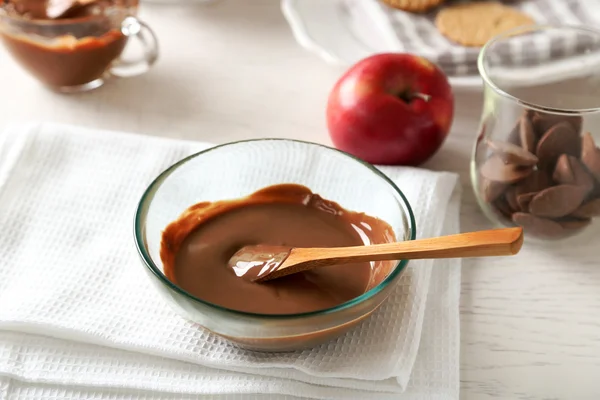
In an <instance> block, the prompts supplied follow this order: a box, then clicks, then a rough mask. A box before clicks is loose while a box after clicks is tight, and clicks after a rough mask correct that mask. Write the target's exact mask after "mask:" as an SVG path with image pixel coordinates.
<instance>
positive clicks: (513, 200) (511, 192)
mask: <svg viewBox="0 0 600 400" xmlns="http://www.w3.org/2000/svg"><path fill="white" fill-rule="evenodd" d="M504 196H505V197H506V202H507V203H508V205H509V206H510V209H511V211H512V212H516V211H521V207H520V206H519V203H518V202H517V192H516V189H515V187H514V186H511V187H509V188H508V189H507V190H506V193H505V194H504Z"/></svg>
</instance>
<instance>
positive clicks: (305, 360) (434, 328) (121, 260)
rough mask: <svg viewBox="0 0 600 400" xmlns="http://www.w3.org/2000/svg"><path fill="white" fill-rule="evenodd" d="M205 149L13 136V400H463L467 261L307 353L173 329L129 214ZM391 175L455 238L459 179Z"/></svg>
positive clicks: (422, 231) (9, 199)
mask: <svg viewBox="0 0 600 400" xmlns="http://www.w3.org/2000/svg"><path fill="white" fill-rule="evenodd" d="M205 147H207V145H205V144H199V143H193V142H183V141H171V140H165V139H157V138H148V137H142V136H137V135H127V134H121V133H114V132H106V131H94V130H90V129H85V128H80V127H72V126H62V125H54V124H28V125H15V126H12V127H9V128H8V129H6V130H5V131H4V133H2V134H1V136H0V226H2V230H0V276H2V280H0V399H2V400H4V398H7V399H8V398H10V399H13V398H17V399H26V398H56V396H58V397H60V398H99V399H100V398H101V399H104V398H128V399H142V398H144V399H146V398H197V396H199V395H207V396H210V395H220V396H223V398H229V396H230V395H239V396H241V397H240V398H251V397H250V396H251V395H256V396H257V398H261V397H262V398H272V396H275V395H295V396H301V397H305V398H323V399H325V398H339V399H351V398H356V399H363V398H381V399H387V398H390V399H391V398H398V394H399V393H402V392H404V395H405V396H407V398H411V399H412V398H414V399H455V398H457V397H458V347H459V322H458V297H459V286H460V263H459V261H457V260H443V261H442V260H440V261H435V263H434V262H433V261H431V260H429V261H419V262H414V263H412V266H411V267H410V268H411V270H410V274H409V273H407V276H410V278H411V280H412V284H411V285H408V282H405V281H403V282H401V283H400V285H398V288H397V290H395V291H394V293H393V295H392V296H391V297H390V298H389V299H388V301H387V302H386V303H385V305H384V306H382V307H380V309H379V310H378V311H377V313H375V314H374V315H373V316H372V318H369V319H368V320H367V321H366V323H364V324H362V325H360V326H359V327H357V328H356V329H354V330H352V331H351V332H349V333H348V334H347V335H345V336H343V337H341V338H339V339H338V340H334V341H332V342H330V343H328V344H325V345H322V346H320V347H317V348H315V349H312V350H307V351H302V352H296V353H284V354H265V353H253V352H247V351H241V350H239V349H237V348H236V347H233V346H231V345H229V344H228V343H227V342H225V341H223V340H221V339H219V338H218V337H215V336H214V335H211V334H209V333H208V332H205V331H203V330H201V329H198V328H197V327H196V326H195V325H193V324H192V323H190V322H188V321H185V320H184V319H182V318H180V317H179V316H177V315H174V314H173V312H172V310H171V309H170V308H168V307H167V306H166V305H165V304H163V302H162V300H161V299H160V298H159V297H158V295H157V294H156V293H155V292H154V290H153V288H152V287H151V286H150V285H149V283H148V281H147V278H146V276H145V273H144V271H143V267H142V266H141V264H140V262H139V260H138V257H137V254H136V253H135V250H134V246H133V243H132V237H131V231H132V226H131V224H132V212H133V210H134V208H135V206H136V204H137V201H138V200H139V197H140V195H141V193H142V191H143V190H144V188H145V187H146V186H147V184H148V183H149V182H150V181H151V180H152V179H153V178H154V177H155V176H156V175H157V174H158V173H160V172H161V171H162V170H163V169H164V168H166V167H167V166H169V165H170V164H172V163H173V162H175V161H177V160H179V159H181V158H182V157H184V156H186V155H189V154H191V153H193V152H195V151H198V150H200V149H202V148H205ZM384 172H386V173H387V174H388V175H389V176H390V177H391V178H392V179H394V180H395V181H396V182H397V183H398V184H399V185H400V187H401V188H402V189H403V190H404V191H405V194H406V195H407V197H408V198H409V200H410V202H411V204H413V206H414V208H415V216H416V219H417V221H418V222H417V224H418V231H419V236H421V237H426V236H435V235H439V234H441V233H442V229H445V230H446V233H451V232H456V231H457V230H458V199H457V197H456V196H457V195H455V198H454V199H453V200H451V197H452V194H453V192H455V189H456V186H457V179H456V176H455V175H453V174H448V173H434V172H429V171H425V170H419V169H410V168H384ZM445 217H447V218H445ZM444 222H445V223H446V224H445V225H444ZM2 396H4V397H2ZM51 396H55V397H51ZM186 396H188V397H186ZM277 398H279V397H277Z"/></svg>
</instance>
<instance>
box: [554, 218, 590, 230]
mask: <svg viewBox="0 0 600 400" xmlns="http://www.w3.org/2000/svg"><path fill="white" fill-rule="evenodd" d="M556 222H557V223H558V224H560V226H562V227H563V229H565V230H570V231H578V230H581V229H584V228H587V227H588V225H590V224H591V223H592V220H591V219H589V218H587V219H579V218H568V217H567V218H561V219H559V220H557V221H556Z"/></svg>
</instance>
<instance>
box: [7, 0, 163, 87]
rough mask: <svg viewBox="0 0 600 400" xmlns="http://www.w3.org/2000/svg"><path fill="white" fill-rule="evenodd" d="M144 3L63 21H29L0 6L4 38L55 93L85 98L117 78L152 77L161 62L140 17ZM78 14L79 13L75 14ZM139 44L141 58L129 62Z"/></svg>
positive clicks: (129, 1) (82, 11)
mask: <svg viewBox="0 0 600 400" xmlns="http://www.w3.org/2000/svg"><path fill="white" fill-rule="evenodd" d="M137 5H138V0H119V1H114V2H110V3H109V5H108V6H102V7H101V6H99V5H96V4H91V5H87V6H86V7H82V8H74V9H73V11H72V12H73V15H70V16H69V15H67V14H65V16H64V17H63V18H60V19H42V18H26V17H22V16H20V15H17V14H16V13H15V12H11V8H10V7H11V5H10V4H3V5H0V37H1V38H2V41H3V43H4V46H5V48H6V49H7V50H8V51H9V52H10V54H11V55H12V56H13V57H14V59H15V60H16V61H17V62H18V63H19V64H20V65H21V66H22V67H23V68H25V69H26V70H27V71H28V72H29V73H30V74H31V75H32V76H33V77H35V78H36V79H37V80H39V81H40V82H41V83H42V84H44V85H45V86H47V87H49V88H50V89H52V90H56V91H59V92H81V91H86V90H91V89H95V88H97V87H99V86H101V85H102V84H103V83H104V82H106V80H107V79H109V78H111V77H131V76H135V75H140V74H142V73H144V72H146V71H147V70H148V69H149V68H150V67H151V66H152V65H153V64H154V62H155V61H156V59H157V57H158V41H157V39H156V36H155V35H154V33H153V32H152V30H151V29H150V27H148V25H146V24H145V23H144V22H142V21H140V20H139V19H138V18H137V17H135V14H136V12H137ZM75 11H77V12H75ZM129 39H135V40H136V41H137V42H138V43H137V44H138V46H139V47H141V49H142V50H141V52H140V53H141V54H138V55H137V56H136V57H135V58H134V59H127V58H125V57H123V55H124V50H125V49H126V47H127V48H129V46H130V45H132V43H131V41H130V40H129Z"/></svg>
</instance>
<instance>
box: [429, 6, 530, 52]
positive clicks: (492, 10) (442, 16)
mask: <svg viewBox="0 0 600 400" xmlns="http://www.w3.org/2000/svg"><path fill="white" fill-rule="evenodd" d="M534 23H535V21H534V20H533V19H532V18H531V17H530V16H528V15H526V14H524V13H522V12H521V11H519V10H516V9H514V8H512V7H508V6H505V5H502V4H501V3H498V2H495V1H489V2H488V1H486V2H483V1H477V2H468V3H460V4H456V5H453V6H449V7H445V8H444V9H442V10H440V12H439V13H438V14H437V16H436V18H435V26H436V27H437V29H438V30H439V31H440V33H441V34H442V35H444V36H445V37H446V38H448V39H450V40H452V41H453V42H456V43H458V44H461V45H463V46H468V47H480V46H483V45H484V44H486V43H487V42H488V41H489V40H490V39H492V38H493V37H495V36H497V35H499V34H501V33H503V32H506V31H508V30H510V29H513V28H517V27H519V26H523V25H531V24H534Z"/></svg>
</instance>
